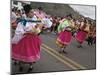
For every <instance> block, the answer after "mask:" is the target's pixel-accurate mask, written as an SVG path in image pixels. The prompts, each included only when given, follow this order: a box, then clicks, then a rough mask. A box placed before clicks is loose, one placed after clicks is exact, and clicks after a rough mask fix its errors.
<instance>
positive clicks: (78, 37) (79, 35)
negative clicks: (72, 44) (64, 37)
mask: <svg viewBox="0 0 100 75" xmlns="http://www.w3.org/2000/svg"><path fill="white" fill-rule="evenodd" d="M87 34H88V33H87V32H86V31H79V32H77V34H76V40H77V41H78V42H80V43H83V42H84V41H85V39H86V37H87Z"/></svg>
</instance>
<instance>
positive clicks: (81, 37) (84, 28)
mask: <svg viewBox="0 0 100 75" xmlns="http://www.w3.org/2000/svg"><path fill="white" fill-rule="evenodd" d="M83 20H84V21H82V22H81V26H80V28H79V30H78V32H77V34H76V40H77V42H78V43H79V45H78V48H81V47H82V44H83V42H84V41H85V40H86V38H87V35H88V31H89V25H87V21H86V19H83Z"/></svg>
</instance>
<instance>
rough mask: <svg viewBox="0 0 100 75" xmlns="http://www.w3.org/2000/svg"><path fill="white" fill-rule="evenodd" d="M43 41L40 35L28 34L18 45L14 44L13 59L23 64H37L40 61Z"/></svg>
mask: <svg viewBox="0 0 100 75" xmlns="http://www.w3.org/2000/svg"><path fill="white" fill-rule="evenodd" d="M40 46H41V39H40V37H39V36H38V35H32V34H26V36H25V37H24V38H23V39H21V40H20V41H19V42H18V44H12V58H13V59H15V60H18V61H23V62H36V61H38V60H39V59H40Z"/></svg>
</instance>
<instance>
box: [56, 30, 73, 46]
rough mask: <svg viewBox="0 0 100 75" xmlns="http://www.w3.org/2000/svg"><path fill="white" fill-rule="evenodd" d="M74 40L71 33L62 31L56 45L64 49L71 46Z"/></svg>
mask: <svg viewBox="0 0 100 75" xmlns="http://www.w3.org/2000/svg"><path fill="white" fill-rule="evenodd" d="M71 38H72V33H71V32H70V31H62V32H61V33H60V34H59V35H58V38H57V41H56V43H57V44H58V45H59V46H60V47H63V46H65V45H68V44H70V42H71Z"/></svg>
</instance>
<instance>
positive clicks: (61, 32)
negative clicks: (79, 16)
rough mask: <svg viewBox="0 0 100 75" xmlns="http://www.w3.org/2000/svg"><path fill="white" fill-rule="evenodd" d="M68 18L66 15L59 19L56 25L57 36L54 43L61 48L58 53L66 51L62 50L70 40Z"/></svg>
mask: <svg viewBox="0 0 100 75" xmlns="http://www.w3.org/2000/svg"><path fill="white" fill-rule="evenodd" d="M70 18H71V16H70V15H68V16H67V18H64V19H62V20H61V21H60V25H59V26H58V37H57V40H56V44H57V45H58V46H59V47H60V48H61V50H60V51H59V53H62V52H63V53H66V52H65V51H64V50H65V48H66V46H67V45H68V44H69V43H70V42H71V37H72V33H71V27H70V24H71V23H70Z"/></svg>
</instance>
